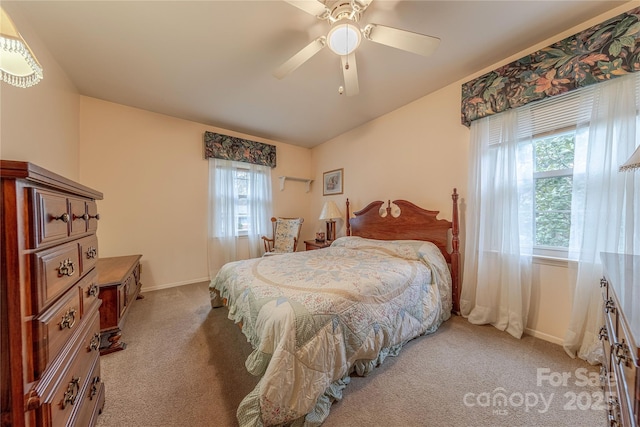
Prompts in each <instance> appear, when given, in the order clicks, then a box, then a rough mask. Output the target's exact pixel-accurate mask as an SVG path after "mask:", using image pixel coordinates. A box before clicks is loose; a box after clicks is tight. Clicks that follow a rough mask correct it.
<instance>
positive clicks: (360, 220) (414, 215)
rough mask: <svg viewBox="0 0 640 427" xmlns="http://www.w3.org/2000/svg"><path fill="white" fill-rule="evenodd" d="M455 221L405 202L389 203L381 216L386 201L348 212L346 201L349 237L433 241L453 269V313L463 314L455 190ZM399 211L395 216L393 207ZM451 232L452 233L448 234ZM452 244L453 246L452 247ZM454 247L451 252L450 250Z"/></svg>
mask: <svg viewBox="0 0 640 427" xmlns="http://www.w3.org/2000/svg"><path fill="white" fill-rule="evenodd" d="M451 199H452V200H453V209H452V219H451V221H447V220H445V219H438V218H437V216H438V214H439V213H440V212H439V211H430V210H426V209H422V208H420V207H418V206H416V205H414V204H413V203H411V202H408V201H406V200H394V201H393V202H391V201H387V207H386V213H384V214H383V215H380V210H381V208H382V206H383V205H384V204H385V202H382V201H376V202H371V203H369V204H368V205H367V206H366V207H365V208H364V209H361V210H359V211H357V212H354V213H353V215H354V217H353V218H351V215H350V213H349V199H347V221H346V225H347V236H360V237H364V238H368V239H378V240H425V241H429V242H433V243H434V244H435V245H436V246H437V247H438V248H439V249H440V252H442V255H443V256H444V258H445V259H446V260H447V262H448V263H449V265H450V267H451V281H452V286H451V287H452V289H451V292H452V294H453V295H452V299H453V310H452V311H453V312H454V313H456V314H458V313H459V312H460V238H459V219H458V192H457V190H456V189H455V188H454V189H453V193H452V194H451ZM392 203H393V204H394V205H396V206H397V207H398V208H399V209H400V214H399V215H398V216H396V217H394V216H393V215H392V212H391V204H392ZM449 230H451V234H449ZM449 241H451V245H450V246H449ZM448 247H451V252H449V251H448Z"/></svg>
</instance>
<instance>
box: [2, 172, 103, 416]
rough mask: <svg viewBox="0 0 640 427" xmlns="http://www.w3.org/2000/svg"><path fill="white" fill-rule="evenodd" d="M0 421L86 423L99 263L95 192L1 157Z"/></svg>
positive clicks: (96, 407)
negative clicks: (97, 266)
mask: <svg viewBox="0 0 640 427" xmlns="http://www.w3.org/2000/svg"><path fill="white" fill-rule="evenodd" d="M0 176H1V182H2V184H1V185H2V187H1V188H2V190H1V191H2V194H1V196H2V205H1V213H0V217H1V218H2V241H1V242H0V246H1V252H2V265H1V269H0V272H1V273H0V330H1V338H0V339H1V341H0V348H1V355H0V365H1V372H0V376H1V377H2V381H0V392H1V394H0V396H1V397H0V411H1V413H0V416H1V424H2V426H14V427H22V426H64V425H78V426H92V425H94V424H95V422H96V419H97V416H98V414H99V413H100V412H101V411H102V408H103V406H104V384H103V382H102V380H101V378H100V357H99V355H100V353H99V351H98V349H99V346H100V317H99V307H100V304H101V301H100V299H99V298H98V287H97V285H96V277H97V274H96V269H95V265H96V261H97V259H98V239H97V237H96V230H97V227H98V220H99V219H100V216H99V215H98V213H97V205H96V200H100V199H102V193H100V192H98V191H96V190H93V189H91V188H88V187H85V186H83V185H81V184H78V183H77V182H73V181H71V180H69V179H67V178H64V177H62V176H60V175H57V174H54V173H52V172H49V171H47V170H45V169H43V168H41V167H39V166H36V165H34V164H32V163H27V162H16V161H7V160H2V161H1V162H0Z"/></svg>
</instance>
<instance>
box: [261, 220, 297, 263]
mask: <svg viewBox="0 0 640 427" xmlns="http://www.w3.org/2000/svg"><path fill="white" fill-rule="evenodd" d="M303 222H304V218H275V217H272V218H271V227H272V228H273V230H272V235H271V236H272V237H271V238H269V237H267V236H262V240H263V243H264V252H265V254H270V255H272V254H278V253H287V252H295V251H296V250H297V248H298V241H300V230H301V229H302V223H303Z"/></svg>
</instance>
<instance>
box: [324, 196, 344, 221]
mask: <svg viewBox="0 0 640 427" xmlns="http://www.w3.org/2000/svg"><path fill="white" fill-rule="evenodd" d="M340 217H342V214H341V213H340V210H339V209H338V206H336V202H334V201H332V200H331V201H328V202H324V205H323V206H322V212H320V218H319V219H334V218H340Z"/></svg>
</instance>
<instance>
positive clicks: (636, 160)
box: [620, 146, 640, 172]
mask: <svg viewBox="0 0 640 427" xmlns="http://www.w3.org/2000/svg"><path fill="white" fill-rule="evenodd" d="M636 168H640V146H638V148H636V151H634V152H633V154H632V155H631V157H629V160H627V161H626V162H624V164H623V165H622V166H620V172H624V171H627V170H631V169H636Z"/></svg>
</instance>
